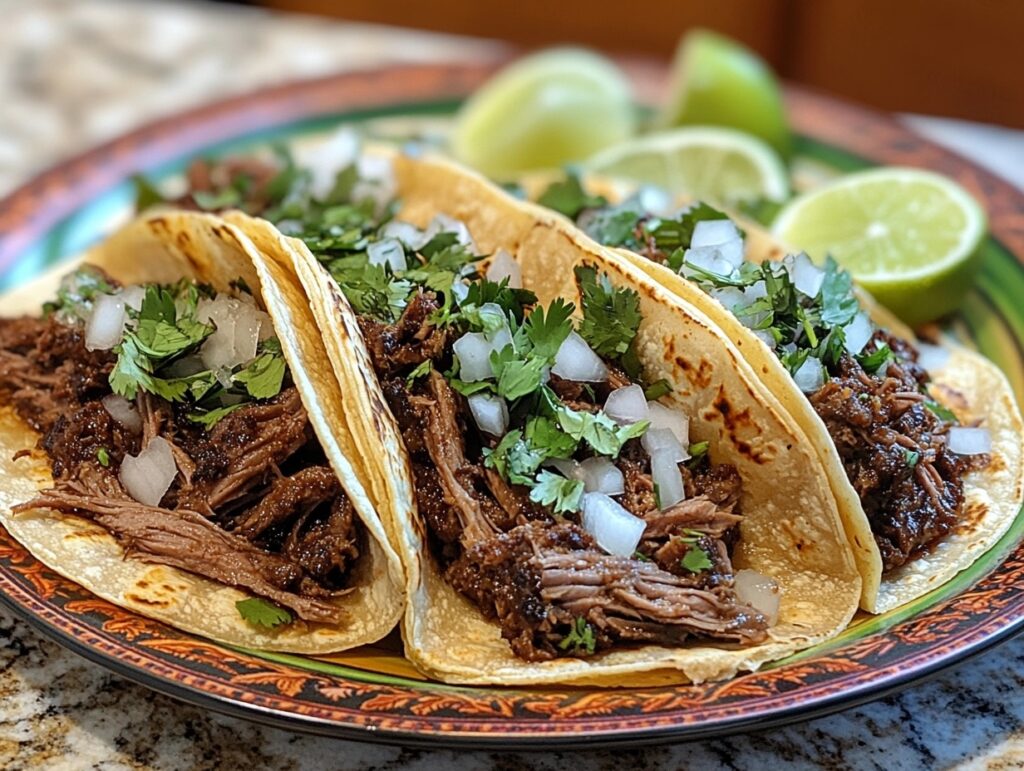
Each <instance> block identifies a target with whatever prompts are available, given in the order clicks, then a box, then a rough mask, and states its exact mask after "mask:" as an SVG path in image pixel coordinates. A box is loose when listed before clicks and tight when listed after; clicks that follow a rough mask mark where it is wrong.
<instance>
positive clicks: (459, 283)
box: [452, 278, 469, 304]
mask: <svg viewBox="0 0 1024 771" xmlns="http://www.w3.org/2000/svg"><path fill="white" fill-rule="evenodd" d="M452 297H454V298H455V301H456V302H457V303H460V304H461V303H464V302H466V298H467V297H469V285H468V284H467V283H466V282H465V280H464V279H461V278H457V279H455V280H454V281H453V282H452Z"/></svg>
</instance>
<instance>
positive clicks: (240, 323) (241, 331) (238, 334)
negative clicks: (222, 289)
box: [196, 294, 271, 370]
mask: <svg viewBox="0 0 1024 771" xmlns="http://www.w3.org/2000/svg"><path fill="white" fill-rule="evenodd" d="M196 319H197V320H199V321H202V322H204V323H213V325H214V326H215V327H216V329H215V330H214V332H213V334H211V335H210V336H209V337H208V338H206V342H205V343H203V347H202V348H200V349H199V355H200V358H202V361H203V364H204V365H206V367H207V368H208V369H211V370H231V369H232V368H233V367H235V366H237V365H239V364H244V363H246V362H248V361H252V359H253V357H255V356H256V348H257V345H258V343H259V340H260V335H261V332H263V331H265V330H270V329H271V324H270V317H269V316H267V314H266V313H264V312H263V311H261V310H259V309H258V308H257V307H256V306H255V305H253V304H251V303H247V302H243V301H242V300H239V299H237V298H234V297H228V296H227V295H223V294H219V295H217V297H215V298H214V299H213V300H210V299H207V298H205V297H204V298H203V299H202V300H200V301H199V303H198V305H197V306H196Z"/></svg>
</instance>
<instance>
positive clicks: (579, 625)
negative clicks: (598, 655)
mask: <svg viewBox="0 0 1024 771" xmlns="http://www.w3.org/2000/svg"><path fill="white" fill-rule="evenodd" d="M558 647H559V648H561V649H562V650H563V651H565V650H569V648H570V647H571V648H572V649H573V652H574V653H587V654H592V653H593V652H594V650H595V648H596V647H597V638H596V637H595V636H594V630H593V628H592V627H591V626H590V624H588V623H587V621H586V619H584V618H577V619H576V620H575V621H574V622H573V625H572V629H571V630H570V631H569V634H567V635H566V636H565V637H563V638H562V641H561V642H560V643H558Z"/></svg>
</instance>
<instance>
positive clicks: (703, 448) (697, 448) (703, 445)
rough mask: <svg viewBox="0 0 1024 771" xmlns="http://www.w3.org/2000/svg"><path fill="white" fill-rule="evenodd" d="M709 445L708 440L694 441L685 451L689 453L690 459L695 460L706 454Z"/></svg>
mask: <svg viewBox="0 0 1024 771" xmlns="http://www.w3.org/2000/svg"><path fill="white" fill-rule="evenodd" d="M710 446H711V445H710V443H709V442H695V443H694V444H691V445H690V447H689V448H688V449H687V452H688V453H689V454H690V459H691V460H696V459H700V458H703V457H704V456H705V455H707V454H708V447H710Z"/></svg>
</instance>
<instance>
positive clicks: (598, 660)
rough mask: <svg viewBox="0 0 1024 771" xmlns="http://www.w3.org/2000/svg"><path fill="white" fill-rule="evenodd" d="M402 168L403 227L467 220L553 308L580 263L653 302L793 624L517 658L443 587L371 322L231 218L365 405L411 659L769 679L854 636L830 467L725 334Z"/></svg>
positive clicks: (472, 199)
mask: <svg viewBox="0 0 1024 771" xmlns="http://www.w3.org/2000/svg"><path fill="white" fill-rule="evenodd" d="M394 163H395V173H396V177H397V181H398V187H399V197H400V199H401V202H402V208H401V211H400V212H399V217H400V218H401V219H404V220H408V221H411V222H413V223H414V224H417V225H419V226H421V227H422V226H424V225H426V224H427V223H428V222H429V220H430V219H431V218H432V217H433V216H434V215H435V214H438V213H442V212H443V213H445V214H448V215H450V216H453V217H456V218H457V219H459V220H461V221H463V222H464V223H466V225H467V226H468V227H469V230H470V232H471V233H472V235H473V238H474V239H475V241H476V243H477V245H478V247H479V248H480V249H481V250H482V251H483V252H484V253H493V252H495V251H496V250H497V249H499V248H504V249H506V250H508V251H509V252H510V253H512V254H513V255H515V256H516V258H517V260H518V261H519V264H520V266H521V267H522V269H523V278H524V285H525V286H526V287H527V288H529V289H532V290H533V291H534V292H536V293H537V295H538V297H539V299H540V301H541V303H545V304H546V303H548V302H550V301H551V300H552V299H554V298H555V297H559V296H561V297H566V298H568V299H570V300H572V301H575V302H576V303H577V306H578V305H579V298H578V296H577V289H576V285H575V281H574V278H573V268H574V267H575V266H577V265H581V264H589V265H594V266H596V267H597V268H598V269H599V270H601V271H603V272H605V273H608V274H609V275H610V276H611V279H612V281H613V283H615V284H616V285H618V286H628V287H630V288H632V289H635V290H636V291H637V292H638V293H639V295H640V302H641V311H642V313H643V315H644V322H643V324H642V325H641V328H640V331H639V339H640V355H641V359H642V361H643V364H644V366H645V369H646V375H647V377H648V378H650V379H651V380H656V379H659V378H666V379H668V380H669V381H670V383H672V384H673V386H674V388H673V394H672V395H671V399H672V401H674V402H675V405H676V406H678V407H680V408H681V409H684V410H685V411H686V412H687V414H689V415H691V416H692V421H691V423H690V431H691V436H692V437H693V438H694V440H696V441H703V440H707V441H709V442H710V445H711V449H710V452H711V457H712V459H713V461H714V462H716V463H732V464H734V465H735V466H736V467H737V469H738V470H739V473H740V475H741V477H742V479H743V499H742V502H741V507H742V511H743V512H744V515H745V516H744V520H743V522H742V524H741V538H740V543H739V544H738V546H737V548H736V549H735V552H734V562H735V564H736V565H737V567H750V568H753V569H754V570H757V571H759V572H761V573H764V574H766V575H770V576H772V577H773V578H775V579H776V580H777V581H778V582H779V583H780V585H781V586H782V598H781V609H780V620H779V622H778V624H777V625H775V626H774V627H773V628H772V629H771V630H770V637H769V640H768V641H767V642H765V643H763V644H759V645H753V646H747V647H742V646H736V645H730V644H726V643H715V642H713V641H695V642H694V643H693V644H692V645H686V646H684V647H678V648H669V647H662V646H654V645H648V646H642V647H628V646H627V647H622V648H620V649H616V650H612V651H609V652H605V653H602V654H598V655H595V656H592V657H588V658H561V659H556V660H553V661H547V662H541V663H535V662H528V661H524V660H522V659H520V658H518V657H517V656H515V655H514V654H513V653H512V650H511V648H510V647H509V645H508V643H507V642H506V641H505V640H504V639H503V638H502V636H501V631H500V628H499V626H498V625H497V624H496V623H494V622H492V621H489V620H487V619H486V618H485V617H484V616H483V614H482V613H481V612H480V611H479V610H478V609H477V608H476V607H475V606H474V605H473V604H471V603H470V602H469V601H468V600H467V599H465V598H464V597H463V596H461V595H460V594H459V593H458V592H456V591H455V590H454V589H453V588H452V587H451V586H450V585H449V584H448V583H447V582H446V581H445V580H444V578H443V576H442V575H441V572H440V570H439V567H438V565H437V563H436V562H435V560H434V558H433V557H432V556H431V554H430V553H429V551H428V548H427V545H426V530H425V525H424V524H423V522H422V521H421V520H420V519H419V518H418V516H417V514H416V510H415V503H414V497H413V484H412V476H411V469H410V468H409V464H408V459H407V457H406V455H405V451H404V449H403V447H402V441H401V435H400V432H399V429H398V427H397V425H396V423H395V421H394V418H393V417H392V416H391V414H390V413H389V412H388V411H387V409H386V407H384V406H383V405H385V404H386V402H385V401H384V397H383V394H382V392H381V390H380V386H379V384H378V382H377V379H376V377H375V375H374V373H373V370H372V368H371V367H370V366H369V356H368V353H367V351H366V348H365V344H364V342H363V340H362V338H361V337H360V335H359V331H358V329H359V328H358V324H357V320H356V316H355V314H354V312H353V311H352V309H351V307H350V306H349V305H348V303H347V302H346V301H345V299H344V296H343V294H342V293H341V290H340V289H339V287H338V286H337V284H336V283H335V282H334V280H333V279H332V278H331V277H330V275H329V274H328V273H327V271H326V270H325V269H323V268H322V266H321V265H320V264H319V263H318V262H317V261H316V259H315V257H314V256H313V255H312V254H311V253H310V251H309V250H308V249H307V248H306V246H305V245H304V244H303V243H302V242H301V241H299V240H296V239H290V238H286V237H283V236H281V235H280V234H279V233H278V232H277V231H276V230H275V229H274V228H273V226H271V225H270V224H269V223H266V222H264V221H261V220H255V219H252V218H249V217H246V216H245V215H242V214H229V215H227V219H228V220H229V221H230V222H232V223H234V224H236V225H238V226H239V228H240V229H242V230H244V231H245V232H246V234H247V235H249V237H250V238H252V239H253V241H254V242H255V243H256V244H257V245H258V246H259V247H260V248H261V249H266V250H280V253H281V254H282V255H285V254H286V255H287V258H288V259H290V260H291V262H292V265H293V267H294V270H295V272H296V274H297V275H298V276H299V278H300V280H301V281H302V283H303V285H304V287H305V289H306V291H307V293H308V295H309V297H310V299H311V301H312V304H313V311H314V315H315V316H316V320H317V323H318V324H319V326H320V328H321V331H322V333H323V335H324V339H325V341H326V343H327V352H328V355H329V357H330V359H331V361H332V363H333V365H334V367H335V369H336V371H337V373H338V378H339V380H340V381H341V382H342V384H343V386H344V387H345V388H346V391H347V392H349V393H355V394H358V395H359V399H361V400H362V401H361V402H360V401H357V400H352V401H349V402H348V403H346V404H345V405H343V407H345V408H346V419H347V421H348V423H347V427H348V429H349V430H350V431H351V432H352V434H353V435H354V436H357V437H359V439H360V440H361V441H362V442H363V447H364V457H365V459H366V462H367V464H368V465H375V467H376V469H377V471H376V474H377V475H378V477H379V482H380V483H381V484H382V485H383V488H384V489H386V491H387V497H388V501H389V502H390V506H389V507H386V508H383V509H381V511H382V514H384V516H385V518H387V517H389V516H390V517H392V522H391V524H390V525H388V526H387V527H388V531H389V533H390V534H392V536H393V539H394V540H393V543H395V545H396V547H397V549H398V551H399V553H400V554H401V556H402V558H403V561H404V563H405V566H406V577H407V592H408V605H407V609H406V613H405V617H404V619H403V622H402V631H403V637H404V641H405V650H406V656H407V657H408V658H409V659H410V660H411V661H412V662H413V663H414V664H415V665H416V666H417V667H418V668H419V669H420V670H422V671H423V672H424V673H426V674H428V675H430V676H431V677H434V678H437V679H440V680H444V681H446V682H451V683H478V684H502V685H523V684H535V683H586V684H602V685H612V686H616V685H621V686H635V685H640V684H647V683H654V682H680V681H692V682H701V681H705V680H710V679H718V678H725V677H729V676H732V675H734V674H736V673H737V672H740V671H744V670H754V669H757V668H758V667H759V666H761V665H763V664H764V663H766V662H769V661H772V660H775V659H778V658H781V657H783V656H786V655H788V654H790V653H792V652H793V651H796V650H798V649H800V648H804V647H807V646H809V645H813V644H815V643H818V642H821V641H823V640H826V639H828V638H830V637H832V636H833V635H835V634H836V633H838V632H839V631H840V630H841V629H843V628H844V627H845V626H846V624H847V623H848V621H849V620H850V618H851V616H852V615H853V613H854V611H855V610H856V607H857V601H858V598H859V597H860V584H861V582H860V576H859V574H858V572H857V569H856V566H855V564H854V561H853V556H852V552H851V550H850V547H849V545H848V543H847V540H846V536H845V533H844V531H843V528H842V525H841V522H840V519H839V513H838V510H837V507H836V503H835V499H834V497H833V495H832V493H831V490H830V489H829V486H828V482H827V477H826V476H825V474H824V471H823V470H822V469H821V462H820V460H819V459H818V457H817V456H816V454H815V453H814V450H813V447H812V446H811V445H810V442H809V441H808V440H807V438H806V436H804V434H803V432H802V430H801V429H800V428H799V426H797V425H796V424H795V423H794V422H793V420H792V419H791V418H790V417H789V416H788V415H787V413H786V411H785V409H784V408H783V406H782V405H781V404H780V403H779V402H778V400H777V399H776V398H775V397H774V396H773V395H772V393H771V392H769V391H767V390H766V389H764V388H763V387H761V386H760V385H759V383H758V382H757V373H756V372H755V371H754V370H753V369H752V368H751V367H750V365H749V364H747V363H746V361H745V360H744V359H743V358H742V357H741V356H739V355H738V354H737V353H736V352H735V349H734V347H733V346H731V345H730V344H729V342H728V340H727V339H726V338H725V336H724V335H723V334H722V332H721V331H720V329H719V328H718V326H717V325H716V324H715V323H714V322H712V321H711V320H710V319H709V318H707V317H706V316H704V315H703V314H702V313H700V312H699V311H697V310H696V309H694V308H692V307H691V306H689V305H687V304H686V303H683V302H681V301H680V300H679V299H678V298H677V297H675V296H674V295H672V294H671V293H670V292H667V291H666V290H665V289H664V288H663V287H661V286H660V285H659V284H657V283H656V282H654V281H652V280H651V279H650V278H648V277H647V276H646V275H644V274H643V273H642V272H641V271H638V270H636V269H635V268H634V267H633V266H632V265H630V264H629V262H628V261H627V260H625V259H623V258H622V257H620V256H617V255H614V254H612V253H610V252H608V251H607V250H603V249H601V248H600V247H597V246H596V245H595V244H593V243H592V242H590V241H589V240H587V239H586V238H584V237H583V236H582V235H581V234H580V233H578V232H577V231H576V230H575V228H573V227H571V226H570V225H568V224H567V223H566V222H565V221H564V220H563V219H562V218H560V217H557V216H555V215H552V214H551V213H550V212H548V211H547V210H544V209H541V208H539V207H536V206H533V205H530V204H524V203H522V202H519V201H516V200H515V199H513V198H511V197H510V196H508V195H506V194H505V193H504V192H503V191H501V190H500V189H498V188H497V187H495V186H493V185H491V184H490V183H489V182H487V181H486V180H484V179H483V178H482V177H479V176H477V175H475V174H473V173H471V172H468V171H466V170H465V169H462V168H460V167H457V166H455V165H453V164H451V163H448V162H445V161H441V160H433V159H419V160H413V159H410V158H406V157H401V156H397V157H394ZM382 407H383V409H382Z"/></svg>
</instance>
